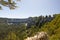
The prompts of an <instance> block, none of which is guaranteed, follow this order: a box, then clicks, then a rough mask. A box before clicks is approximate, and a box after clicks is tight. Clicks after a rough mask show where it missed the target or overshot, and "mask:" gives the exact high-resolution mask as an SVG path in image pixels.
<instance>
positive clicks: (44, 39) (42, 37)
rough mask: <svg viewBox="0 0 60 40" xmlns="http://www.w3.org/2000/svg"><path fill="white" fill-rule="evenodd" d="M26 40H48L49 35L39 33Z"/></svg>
mask: <svg viewBox="0 0 60 40" xmlns="http://www.w3.org/2000/svg"><path fill="white" fill-rule="evenodd" d="M25 40H48V34H47V33H46V32H38V33H37V34H36V35H35V36H33V37H28V38H26V39H25Z"/></svg>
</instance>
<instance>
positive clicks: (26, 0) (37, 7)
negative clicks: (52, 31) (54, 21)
mask: <svg viewBox="0 0 60 40" xmlns="http://www.w3.org/2000/svg"><path fill="white" fill-rule="evenodd" d="M17 6H18V8H16V9H15V10H10V9H9V8H8V7H4V6H3V10H0V17H5V18H28V17H34V16H40V15H43V16H46V15H53V14H58V13H60V0H21V1H20V2H18V3H17Z"/></svg>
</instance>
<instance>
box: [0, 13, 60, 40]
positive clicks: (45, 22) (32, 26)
mask: <svg viewBox="0 0 60 40" xmlns="http://www.w3.org/2000/svg"><path fill="white" fill-rule="evenodd" d="M7 20H8V18H0V40H24V39H26V38H27V37H31V36H34V35H36V33H37V32H41V31H43V32H46V33H47V34H48V35H49V40H60V14H54V15H53V17H52V16H51V15H49V16H45V17H44V16H39V17H29V18H27V23H28V26H29V27H27V26H25V25H24V24H21V25H19V24H17V25H8V24H7V23H8V22H7ZM11 20H12V19H11ZM14 20H17V19H14ZM19 20H20V19H19ZM24 21H25V20H24ZM6 22H7V23H6ZM11 22H12V23H13V22H17V21H11ZM3 23H4V24H3Z"/></svg>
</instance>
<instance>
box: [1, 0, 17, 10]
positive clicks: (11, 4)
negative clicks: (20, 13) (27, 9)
mask: <svg viewBox="0 0 60 40" xmlns="http://www.w3.org/2000/svg"><path fill="white" fill-rule="evenodd" d="M15 1H16V0H14V1H13V0H8V1H5V0H0V4H1V5H3V6H6V7H9V8H10V9H15V8H16V7H17V6H16V2H15ZM17 1H18V0H17ZM1 5H0V9H2V6H1Z"/></svg>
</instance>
